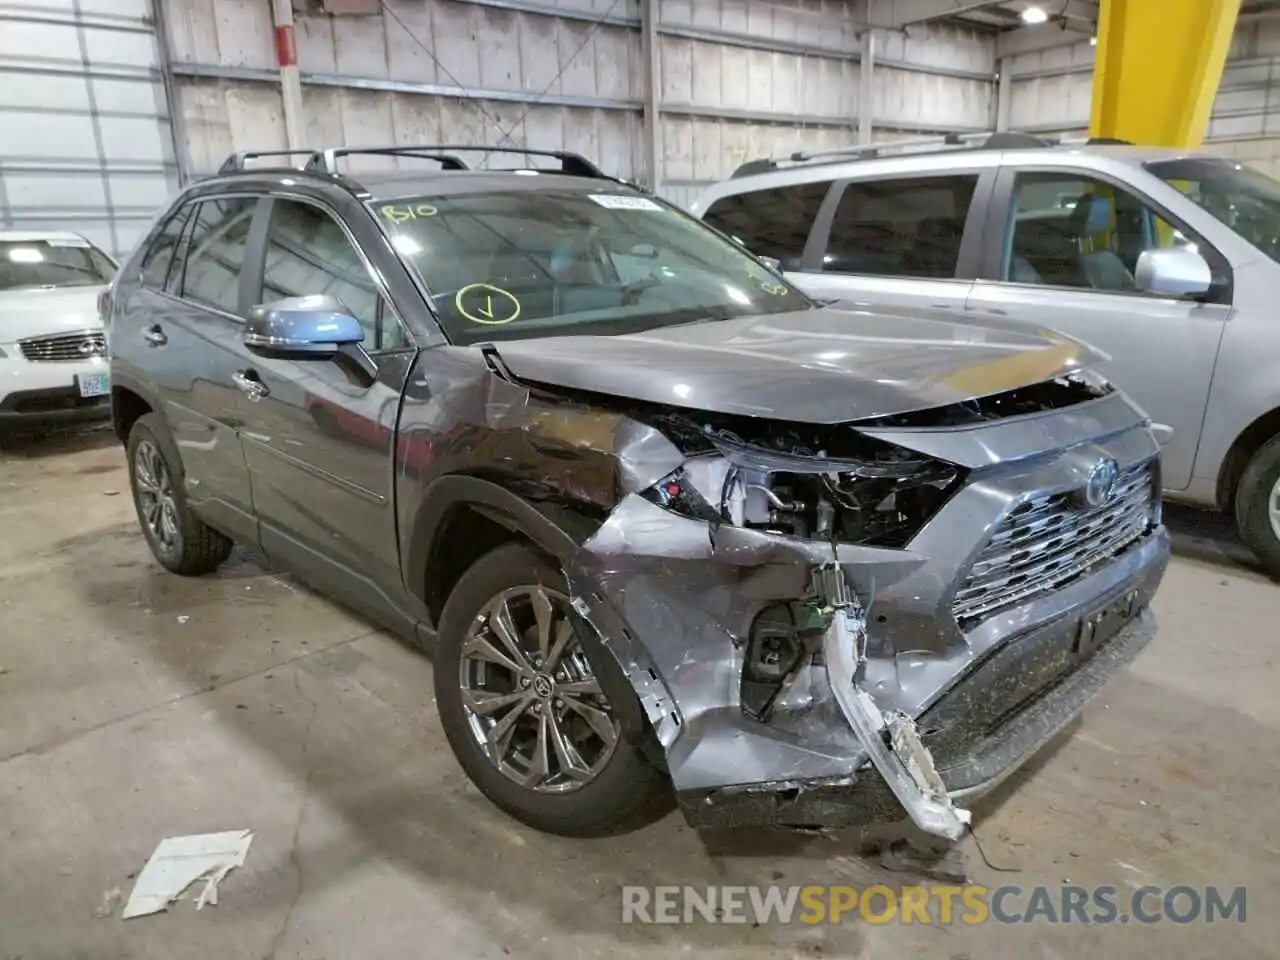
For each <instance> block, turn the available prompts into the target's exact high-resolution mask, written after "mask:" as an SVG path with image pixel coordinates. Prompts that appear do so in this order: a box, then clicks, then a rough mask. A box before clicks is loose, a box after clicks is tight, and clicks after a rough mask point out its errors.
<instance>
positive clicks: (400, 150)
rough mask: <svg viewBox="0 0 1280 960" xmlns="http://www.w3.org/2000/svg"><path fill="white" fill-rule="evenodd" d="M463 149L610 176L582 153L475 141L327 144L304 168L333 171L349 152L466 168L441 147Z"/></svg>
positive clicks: (573, 172) (579, 174)
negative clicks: (543, 160) (546, 160)
mask: <svg viewBox="0 0 1280 960" xmlns="http://www.w3.org/2000/svg"><path fill="white" fill-rule="evenodd" d="M449 150H465V151H470V152H473V153H483V154H484V155H485V157H488V155H489V154H491V153H515V154H520V155H522V156H526V157H551V158H552V159H555V160H559V161H560V172H562V173H565V174H568V175H570V176H576V177H592V178H594V179H600V180H612V179H613V177H610V176H609V175H608V174H606V173H605V172H604V171H603V170H601V169H600V168H599V167H597V166H596V165H595V164H594V163H592V162H591V161H590V160H588V159H587V158H586V157H583V156H581V155H580V154H577V153H569V152H567V151H564V150H530V149H526V148H525V147H489V146H484V145H475V144H448V145H443V144H413V145H406V146H390V147H330V148H329V149H326V150H316V151H312V153H311V158H310V159H309V160H308V161H307V165H306V169H307V170H313V171H317V172H322V173H329V174H337V172H338V169H337V161H338V160H340V159H342V158H343V157H350V156H384V157H416V158H419V159H424V160H425V159H429V160H436V161H439V162H440V164H441V168H442V169H445V170H467V169H469V168H468V167H467V165H466V164H465V163H463V162H462V161H461V160H459V159H458V158H457V157H454V156H451V155H448V154H446V153H445V152H444V151H449Z"/></svg>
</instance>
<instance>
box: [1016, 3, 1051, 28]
mask: <svg viewBox="0 0 1280 960" xmlns="http://www.w3.org/2000/svg"><path fill="white" fill-rule="evenodd" d="M1019 16H1021V17H1022V22H1023V23H1031V24H1035V23H1044V22H1045V21H1047V20H1048V19H1049V15H1048V14H1047V13H1045V12H1044V7H1023V8H1022V13H1021V14H1019Z"/></svg>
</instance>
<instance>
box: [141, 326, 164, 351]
mask: <svg viewBox="0 0 1280 960" xmlns="http://www.w3.org/2000/svg"><path fill="white" fill-rule="evenodd" d="M142 339H143V340H145V341H147V343H149V344H151V346H153V347H163V346H164V345H165V344H166V343H168V342H169V338H168V337H166V336H165V335H164V331H163V330H161V329H160V324H158V323H156V324H153V325H152V326H149V327H143V328H142Z"/></svg>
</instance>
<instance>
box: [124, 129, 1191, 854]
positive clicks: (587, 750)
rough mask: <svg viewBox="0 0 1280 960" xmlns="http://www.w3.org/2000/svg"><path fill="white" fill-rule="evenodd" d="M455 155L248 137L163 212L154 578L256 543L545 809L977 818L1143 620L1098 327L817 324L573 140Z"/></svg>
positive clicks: (137, 481)
mask: <svg viewBox="0 0 1280 960" xmlns="http://www.w3.org/2000/svg"><path fill="white" fill-rule="evenodd" d="M461 150H462V148H451V147H399V148H385V149H382V150H378V151H355V150H345V149H344V150H324V151H318V152H316V153H314V154H311V155H309V156H307V157H306V159H305V160H304V161H299V164H300V165H299V166H298V167H291V166H285V165H284V164H285V163H287V161H275V163H277V164H279V166H276V167H275V168H266V167H263V166H256V164H258V163H259V162H262V155H254V156H245V155H240V156H236V157H232V158H230V159H229V160H228V162H227V163H226V164H224V167H223V170H222V172H221V173H220V174H219V175H217V176H215V177H213V178H211V179H208V180H205V181H202V182H199V183H197V184H195V185H193V186H191V187H188V188H187V189H186V190H185V191H184V192H183V193H182V194H181V195H180V196H179V197H178V198H177V199H176V200H175V201H174V203H173V204H172V206H171V207H170V208H169V209H168V210H167V211H166V212H165V213H164V214H163V215H162V216H161V217H160V218H159V219H158V220H157V222H156V224H155V226H154V228H153V229H152V230H151V232H150V235H149V236H148V237H147V238H146V240H145V241H144V242H143V243H142V245H141V246H140V248H139V249H138V251H137V252H136V253H135V254H134V255H133V256H132V257H131V258H130V259H129V261H128V263H126V264H125V266H124V267H123V268H122V269H121V271H120V274H119V276H118V278H117V280H116V282H115V283H114V284H113V286H112V287H111V289H110V290H109V291H108V292H107V294H106V295H105V296H104V297H103V301H102V309H103V311H104V313H105V315H106V319H107V326H108V343H109V351H110V362H111V378H112V380H111V382H112V405H113V411H114V418H115V429H116V431H117V432H118V434H119V437H120V439H121V441H122V442H123V443H124V444H126V445H127V451H128V463H129V469H130V476H131V480H132V492H133V497H134V500H135V502H136V505H137V513H138V519H139V521H140V524H141V528H142V532H143V534H144V536H145V537H146V540H147V542H148V544H149V545H150V548H151V550H152V552H153V553H154V555H155V557H156V559H157V560H158V561H159V562H160V563H161V564H162V565H164V566H165V567H166V568H168V569H169V570H171V571H173V572H175V573H178V574H185V575H198V574H204V573H208V572H210V571H212V570H214V569H215V568H216V567H217V566H218V565H219V564H220V563H221V562H222V561H223V560H225V559H226V557H227V556H228V553H229V551H230V550H231V547H232V542H233V541H240V542H241V543H243V544H247V545H252V546H253V547H255V548H256V549H258V550H260V551H261V552H263V553H264V554H265V555H266V556H267V557H268V558H270V559H271V560H272V561H273V562H274V563H276V564H279V565H281V566H284V567H288V568H292V569H294V570H296V571H298V573H299V574H300V575H301V576H302V577H303V578H304V579H305V580H306V581H307V582H308V583H310V584H312V585H314V586H316V587H317V588H319V589H321V590H323V591H325V592H327V593H329V594H331V595H333V596H334V597H336V598H338V599H340V600H341V601H343V602H344V603H346V604H348V605H349V606H351V607H353V608H356V609H358V610H359V611H361V612H363V613H364V614H365V615H367V616H369V617H370V618H372V619H375V620H376V621H378V622H380V623H382V624H384V625H386V626H387V627H389V628H391V629H393V630H395V631H398V632H399V633H401V634H403V635H405V636H407V637H411V638H415V639H416V640H417V641H418V642H420V643H421V644H423V645H424V646H427V647H429V648H431V649H432V651H433V655H434V665H435V670H434V676H435V680H434V683H435V696H436V700H437V703H438V709H439V713H440V719H441V723H442V724H443V727H444V730H445V732H446V734H447V736H448V740H449V743H450V744H451V746H452V749H453V751H454V752H455V754H456V756H457V758H458V760H459V762H460V763H461V764H462V766H463V767H464V768H465V770H466V772H467V774H468V775H469V776H470V777H471V778H472V780H473V781H474V782H475V783H476V785H477V786H478V787H479V788H480V789H481V790H482V791H483V792H484V794H485V795H486V796H488V797H489V798H490V799H491V800H492V801H493V802H494V803H495V804H497V805H498V806H499V807H501V808H502V809H504V810H506V811H508V812H509V813H510V814H511V815H513V816H515V817H516V818H518V819H520V820H522V821H524V822H525V823H528V824H531V825H533V826H535V827H537V828H540V829H543V830H547V831H552V832H557V833H563V834H574V835H592V834H599V833H602V832H606V831H612V830H617V829H620V828H622V827H623V826H625V825H626V824H628V823H630V822H633V821H634V819H635V817H636V816H637V815H638V814H639V812H640V809H641V807H642V805H644V804H645V801H646V800H647V799H648V798H649V797H650V796H651V794H652V792H653V791H654V790H664V789H671V788H674V790H675V793H676V796H677V797H678V799H679V801H680V803H681V805H682V807H683V809H684V812H685V814H686V816H687V817H688V819H689V820H690V822H692V823H694V824H695V825H704V824H771V825H780V826H785V825H790V826H801V827H820V826H826V827H833V826H840V825H848V824H854V823H860V822H865V821H867V820H868V819H869V818H878V817H888V818H894V819H896V818H897V817H898V816H900V815H901V813H902V811H903V810H904V809H905V811H906V813H907V814H909V815H910V817H911V818H912V819H913V820H914V821H915V823H917V824H918V825H919V826H920V827H921V828H923V829H924V830H926V831H929V832H931V833H933V834H935V835H938V836H941V837H948V838H955V837H958V836H960V835H961V834H962V833H963V832H964V829H965V824H966V822H967V811H966V810H965V808H964V805H963V804H964V798H965V797H966V796H970V795H973V794H976V793H978V792H980V791H982V790H984V789H987V788H989V787H990V786H991V785H993V784H994V783H995V782H997V781H998V780H999V779H1000V778H1001V777H1003V776H1005V775H1006V774H1007V773H1008V772H1009V771H1011V770H1013V769H1014V768H1015V767H1016V766H1017V765H1018V764H1019V763H1021V762H1022V761H1023V760H1025V759H1026V758H1027V757H1028V756H1029V755H1030V754H1031V753H1032V752H1034V751H1035V750H1036V748H1038V747H1039V746H1040V745H1041V744H1042V743H1044V742H1045V740H1046V739H1047V738H1049V737H1050V736H1052V735H1053V734H1054V733H1055V732H1056V731H1058V730H1059V729H1061V728H1062V726H1063V725H1064V724H1066V723H1067V722H1068V721H1069V720H1070V719H1071V718H1072V717H1074V716H1075V715H1076V714H1077V713H1078V712H1079V711H1080V709H1081V708H1082V707H1083V706H1084V704H1085V702H1086V701H1087V700H1088V698H1089V697H1090V696H1091V695H1092V694H1093V693H1094V692H1096V691H1097V689H1098V688H1099V686H1100V685H1101V684H1102V683H1103V682H1104V681H1105V680H1106V679H1107V678H1109V677H1110V676H1111V675H1113V674H1114V673H1115V672H1116V671H1117V670H1119V669H1120V668H1121V667H1122V666H1123V665H1124V664H1125V663H1126V662H1127V661H1129V660H1130V659H1131V658H1132V657H1133V656H1134V655H1135V654H1136V653H1137V652H1138V651H1139V650H1140V649H1141V648H1142V647H1143V646H1144V645H1145V644H1146V643H1147V642H1148V640H1149V639H1150V638H1151V636H1152V634H1153V629H1154V627H1153V621H1152V617H1151V614H1150V611H1149V604H1150V601H1151V598H1152V595H1153V593H1154V592H1155V590H1156V588H1157V586H1158V584H1159V583H1160V580H1161V578H1162V576H1163V574H1164V570H1165V567H1166V564H1167V562H1168V555H1169V546H1168V539H1167V536H1166V534H1165V531H1164V528H1163V526H1162V523H1161V514H1160V487H1161V483H1160V477H1159V474H1160V468H1159V461H1158V457H1157V453H1158V446H1157V443H1156V440H1155V438H1154V436H1153V434H1152V432H1151V429H1150V424H1149V423H1148V421H1147V419H1146V417H1145V416H1144V415H1143V414H1142V413H1141V412H1139V411H1138V410H1137V409H1136V408H1135V407H1133V406H1132V405H1131V404H1130V403H1129V401H1128V400H1127V399H1126V398H1125V396H1124V395H1123V394H1122V393H1120V392H1117V391H1116V390H1114V389H1113V388H1112V387H1110V386H1109V385H1108V384H1107V382H1106V381H1104V380H1103V379H1102V378H1100V377H1099V376H1097V375H1096V374H1095V373H1093V372H1092V369H1091V368H1092V367H1093V365H1095V364H1096V363H1097V362H1098V360H1099V359H1100V358H1099V356H1098V355H1096V354H1094V353H1092V352H1091V351H1090V349H1089V348H1087V347H1084V346H1082V345H1081V344H1080V343H1078V342H1077V341H1074V340H1070V339H1066V338H1063V337H1061V336H1059V335H1055V334H1053V333H1049V332H1037V331H1029V330H1027V329H1025V328H1022V327H1018V326H1014V325H1010V324H1005V323H1001V322H1000V321H999V320H991V321H985V322H978V321H976V320H975V321H973V322H964V323H960V322H956V320H955V319H954V318H948V317H945V316H941V315H938V314H933V313H930V312H929V311H927V310H921V311H915V312H912V313H901V314H884V313H873V312H867V311H852V312H850V311H844V310H840V309H833V308H824V307H820V306H818V305H817V304H815V303H814V302H813V301H811V300H809V299H808V298H807V297H806V296H805V295H804V294H802V293H800V292H799V291H798V290H797V289H795V288H794V287H793V286H791V285H790V284H789V283H788V282H787V281H786V280H785V279H783V278H782V277H781V276H779V275H778V274H776V273H774V272H773V271H772V270H771V269H769V267H768V266H767V265H765V264H764V263H762V262H761V261H759V260H757V259H755V258H754V257H752V256H750V255H749V254H747V253H746V252H744V251H743V250H742V249H741V248H740V247H739V246H738V245H737V244H735V243H733V242H732V241H730V240H729V239H728V238H726V237H725V236H723V235H722V234H720V233H718V232H716V231H715V230H713V229H711V228H709V227H707V226H705V225H703V224H701V223H699V222H697V221H696V220H695V219H693V218H691V217H689V216H688V215H686V214H684V213H682V212H680V211H678V210H677V209H675V208H674V207H672V206H670V205H668V204H666V203H664V202H663V201H660V200H658V199H656V198H654V197H652V196H649V195H647V194H645V193H642V192H640V191H638V190H636V189H634V188H632V187H630V186H628V185H626V184H624V183H622V182H620V181H617V180H615V179H613V178H610V177H607V176H605V175H604V174H603V173H601V172H600V171H599V170H598V169H597V168H596V167H595V166H594V165H593V164H591V163H589V162H588V161H586V160H584V159H583V158H581V157H578V156H576V155H573V154H564V153H546V154H542V153H536V152H535V153H527V152H525V151H518V152H517V151H498V152H495V151H488V153H494V154H495V155H506V154H517V155H519V154H524V155H525V156H524V159H523V160H522V161H521V162H524V163H533V164H540V166H536V165H535V166H530V167H525V168H521V169H514V170H487V169H474V165H472V166H468V164H467V163H465V162H464V161H463V160H462V159H461V158H460V156H459V153H460V152H461ZM362 153H379V154H383V155H386V154H391V153H394V154H397V155H398V158H399V166H400V167H401V168H403V167H405V166H416V167H418V172H413V173H407V172H397V173H384V174H378V175H368V176H356V175H354V174H348V173H343V172H340V171H339V166H340V165H341V166H344V167H345V165H346V164H347V163H349V162H350V160H349V159H347V158H348V157H350V156H351V155H353V154H362ZM486 156H487V154H486ZM265 162H267V163H270V162H272V161H265ZM482 163H483V160H482ZM255 166H256V168H255ZM426 695H427V693H426V692H425V691H424V697H425V696H426Z"/></svg>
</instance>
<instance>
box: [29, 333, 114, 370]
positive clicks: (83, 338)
mask: <svg viewBox="0 0 1280 960" xmlns="http://www.w3.org/2000/svg"><path fill="white" fill-rule="evenodd" d="M18 348H19V349H20V350H21V351H22V356H23V358H24V359H26V360H30V361H32V362H33V363H57V362H63V361H68V360H88V359H89V358H90V357H103V356H106V353H107V338H106V336H105V335H104V334H103V333H102V331H100V330H96V331H89V330H83V331H81V332H79V333H55V334H49V335H48V336H43V337H29V338H27V339H26V340H19V341H18Z"/></svg>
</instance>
